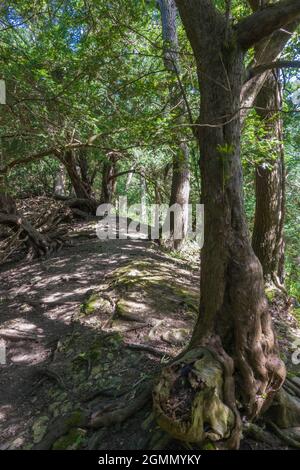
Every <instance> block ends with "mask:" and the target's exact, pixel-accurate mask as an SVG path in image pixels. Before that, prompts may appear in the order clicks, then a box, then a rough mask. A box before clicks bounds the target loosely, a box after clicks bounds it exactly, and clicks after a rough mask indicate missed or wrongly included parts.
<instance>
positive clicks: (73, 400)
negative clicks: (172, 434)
mask: <svg viewBox="0 0 300 470" xmlns="http://www.w3.org/2000/svg"><path fill="white" fill-rule="evenodd" d="M71 235H73V236H74V242H73V246H71V247H68V248H64V249H63V250H62V251H61V252H59V253H58V254H57V256H53V257H51V258H49V259H44V260H37V261H33V262H30V263H27V262H26V261H21V262H17V263H10V264H6V265H5V266H2V267H1V269H0V299H1V303H0V311H1V313H0V335H1V336H2V341H3V339H5V343H6V348H7V363H6V365H0V448H1V449H7V448H9V449H15V448H31V447H32V445H33V444H36V443H37V442H38V441H39V440H40V439H41V437H42V435H43V433H44V432H45V430H46V428H47V425H48V423H49V422H50V420H51V419H52V418H53V417H55V416H57V415H59V414H62V413H65V412H68V411H70V410H73V409H76V410H77V409H82V408H83V407H85V406H86V405H84V404H83V402H84V403H86V397H87V396H88V395H93V393H94V392H97V390H99V388H100V389H101V388H103V387H104V388H109V389H110V388H113V389H119V388H121V389H123V388H124V387H125V388H126V386H130V388H131V393H132V391H133V393H134V387H135V384H138V383H139V382H140V381H143V380H144V378H145V377H146V376H148V375H149V374H150V375H151V373H152V372H153V373H155V370H157V368H158V367H159V365H160V363H161V361H162V360H164V358H163V356H164V353H165V358H167V357H168V356H169V355H171V354H175V353H176V352H177V351H178V350H179V349H180V348H181V347H182V346H183V344H184V342H185V341H186V340H187V338H188V334H189V330H190V328H191V327H192V324H193V321H194V317H195V311H196V309H197V302H198V293H197V290H198V270H197V267H196V266H194V267H193V268H192V269H191V268H190V267H188V266H187V264H186V263H185V262H184V261H181V260H175V259H174V258H171V257H170V256H168V255H167V254H165V253H163V252H162V251H161V250H160V249H159V248H158V247H157V246H156V245H155V244H153V243H151V242H149V241H145V240H118V239H117V240H109V241H100V240H99V239H98V238H97V237H96V234H95V226H94V223H93V222H91V223H84V224H77V225H76V226H75V227H74V228H72V234H71ZM75 235H76V236H75ZM132 266H133V268H132ZM122 267H124V268H126V269H125V270H124V272H123V271H122ZM120 269H121V271H120ZM128 269H129V271H128ZM155 269H156V271H155ZM114 272H115V273H116V274H114ZM152 274H153V275H154V277H153V276H152ZM127 275H128V276H129V277H128V276H127ZM110 276H112V278H111V279H110ZM107 278H108V279H110V281H109V282H108V283H107ZM173 278H174V279H173ZM163 279H164V282H163ZM173 280H174V282H173ZM178 282H179V283H180V286H178ZM176 283H177V284H176ZM189 286H192V288H190V287H189ZM99 289H100V290H101V289H102V290H103V289H104V291H105V294H103V296H104V297H103V298H102V304H101V302H100V303H99V302H98V304H97V302H96V304H95V302H94V300H93V298H92V301H91V302H90V304H89V298H90V297H91V296H93V293H94V292H95V291H99ZM158 289H159V290H158ZM191 289H192V290H191ZM189 290H190V295H189ZM109 296H110V297H111V298H112V299H113V300H111V298H110V297H109ZM120 297H122V302H123V304H122V309H121V308H119V315H118V317H119V319H118V318H117V319H116V320H115V321H113V322H110V318H111V316H112V314H114V316H116V315H115V313H116V312H114V311H110V309H112V310H116V304H117V305H120V306H121V303H120ZM107 299H108V300H107ZM126 302H127V304H126ZM128 302H129V303H128ZM134 302H136V304H134ZM91 305H93V308H91ZM95 305H96V308H94V307H95ZM112 307H113V308H112ZM126 308H128V309H129V311H130V312H135V315H138V314H140V316H141V318H139V319H137V320H138V321H135V317H133V318H130V315H129V317H127V316H126V312H125V316H124V317H123V318H121V319H120V314H121V313H122V314H124V310H126ZM121 310H122V311H121ZM183 313H185V317H184V318H183ZM130 314H131V313H130ZM142 321H145V323H141V322H142ZM183 327H185V328H183ZM172 328H173V329H174V328H175V330H176V331H175V336H174V337H172V336H171V337H170V331H171V332H172ZM125 330H126V331H125ZM127 330H129V331H127ZM149 333H150V334H149ZM163 333H165V338H164V340H162V339H161V338H162V336H163ZM168 335H169V336H168ZM0 339H1V338H0ZM131 343H143V344H147V345H150V347H153V348H157V349H158V350H159V351H161V353H160V352H158V354H151V353H148V352H146V351H140V350H131V349H130V348H127V346H126V345H127V344H131ZM127 398H128V397H127ZM102 400H103V398H102ZM100 401H101V398H100ZM104 402H105V399H104ZM93 405H94V406H99V397H98V399H97V400H96V404H95V403H94V401H93V400H90V401H89V400H88V406H90V407H93ZM148 414H149V410H148ZM145 417H146V415H145ZM143 419H144V417H143ZM129 426H130V423H129ZM131 428H132V436H131V434H130V433H129V432H128V430H127V431H126V432H125V434H124V436H123V434H122V431H120V429H119V430H118V431H116V435H115V437H114V432H113V431H110V432H109V433H107V432H106V433H105V432H104V430H102V431H100V434H101V436H102V437H101V442H102V440H103V443H102V445H103V446H104V448H105V445H109V447H110V448H117V449H118V448H122V447H123V446H124V448H128V447H129V448H130V447H140V448H142V447H143V445H144V443H143V439H146V437H147V433H145V434H144V435H143V434H141V433H140V432H139V429H136V426H134V423H133V424H132V426H131ZM134 429H135V430H134ZM103 433H104V438H103ZM75 434H76V433H75ZM137 436H138V438H137ZM73 437H74V436H73ZM73 437H72V442H69V441H68V443H67V444H68V445H67V444H65V443H63V444H62V443H59V444H61V445H62V446H63V447H64V448H65V447H67V448H93V447H94V446H96V447H97V448H99V446H100V447H101V445H100V444H96V443H95V442H98V440H99V436H98V435H97V438H95V435H92V436H90V435H88V436H87V435H85V433H84V432H83V431H82V430H78V432H77V434H76V436H75V437H74V438H73ZM106 438H108V441H107V442H106ZM95 439H96V440H95ZM137 439H138V441H137ZM139 441H140V442H139ZM108 442H109V444H108ZM59 444H58V446H59Z"/></svg>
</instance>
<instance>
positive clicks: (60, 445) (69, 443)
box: [52, 428, 86, 450]
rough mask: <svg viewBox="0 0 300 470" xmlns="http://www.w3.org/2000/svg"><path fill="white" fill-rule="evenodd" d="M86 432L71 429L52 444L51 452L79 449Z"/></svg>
mask: <svg viewBox="0 0 300 470" xmlns="http://www.w3.org/2000/svg"><path fill="white" fill-rule="evenodd" d="M85 435H86V431H85V430H84V429H80V428H73V429H71V430H70V431H69V432H68V434H66V435H65V436H62V437H60V438H59V439H57V441H56V442H55V443H54V444H53V447H52V449H53V450H76V449H78V448H80V446H81V445H82V442H83V440H84V438H85Z"/></svg>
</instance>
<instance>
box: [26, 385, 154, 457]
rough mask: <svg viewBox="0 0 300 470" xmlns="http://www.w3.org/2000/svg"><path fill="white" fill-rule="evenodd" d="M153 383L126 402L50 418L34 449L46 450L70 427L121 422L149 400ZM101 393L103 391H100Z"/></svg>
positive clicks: (144, 386)
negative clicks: (97, 409) (50, 420)
mask: <svg viewBox="0 0 300 470" xmlns="http://www.w3.org/2000/svg"><path fill="white" fill-rule="evenodd" d="M152 388H153V383H152V381H149V382H147V383H146V384H144V385H143V386H141V387H140V388H139V389H138V390H137V391H136V396H135V398H134V399H131V400H130V401H129V402H128V403H127V404H124V403H121V404H120V403H118V405H116V403H115V402H113V403H110V404H109V405H106V406H105V407H104V408H103V409H102V410H99V411H97V412H94V413H92V415H91V414H90V412H87V411H81V410H79V411H74V412H72V413H69V414H67V415H64V416H60V417H58V418H55V419H54V420H52V422H51V423H50V424H49V426H48V430H47V433H46V435H45V436H44V437H43V439H42V440H41V441H40V442H39V443H38V444H36V445H35V446H34V447H33V449H34V450H48V449H51V448H52V446H53V444H54V443H55V442H56V441H57V440H58V439H59V438H60V437H61V436H64V435H65V434H67V433H68V432H69V431H70V430H71V429H72V428H77V427H81V428H87V429H98V428H101V427H109V426H112V425H115V424H121V423H123V422H124V421H126V420H127V419H128V418H130V417H131V416H132V415H134V414H135V413H136V412H137V411H139V410H140V409H141V408H143V406H144V405H145V404H146V403H147V402H150V400H151V393H152ZM102 393H103V391H102Z"/></svg>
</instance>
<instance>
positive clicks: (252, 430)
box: [243, 423, 280, 448]
mask: <svg viewBox="0 0 300 470" xmlns="http://www.w3.org/2000/svg"><path fill="white" fill-rule="evenodd" d="M243 434H244V435H245V436H247V437H250V438H252V439H253V440H255V441H258V442H262V443H265V444H268V445H269V446H271V447H273V448H274V447H275V448H276V447H278V446H279V445H280V439H278V438H277V437H276V436H273V435H272V434H271V433H269V432H268V431H265V430H264V429H262V428H261V427H260V426H257V424H254V423H246V424H244V426H243Z"/></svg>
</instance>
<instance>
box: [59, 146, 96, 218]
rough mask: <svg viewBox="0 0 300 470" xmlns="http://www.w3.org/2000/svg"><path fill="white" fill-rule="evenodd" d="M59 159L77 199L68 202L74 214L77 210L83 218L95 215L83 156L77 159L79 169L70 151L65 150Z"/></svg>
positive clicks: (94, 205)
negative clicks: (79, 163)
mask: <svg viewBox="0 0 300 470" xmlns="http://www.w3.org/2000/svg"><path fill="white" fill-rule="evenodd" d="M59 158H60V160H61V162H62V163H63V164H64V166H65V168H66V170H67V173H68V176H69V178H70V180H71V183H72V186H73V188H74V191H75V195H76V197H77V199H74V200H72V201H71V202H70V204H69V205H70V207H71V208H72V209H74V212H76V210H77V214H78V215H79V216H81V215H82V216H84V213H89V214H92V215H95V213H96V209H97V205H98V204H97V201H96V200H95V199H94V198H93V197H92V188H91V184H90V181H89V179H88V177H87V173H86V167H85V166H86V162H84V161H83V156H82V155H81V158H80V159H79V161H80V162H81V165H79V168H78V166H77V161H76V158H75V155H74V153H73V151H72V150H67V151H66V152H65V153H64V155H63V156H61V157H59Z"/></svg>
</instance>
